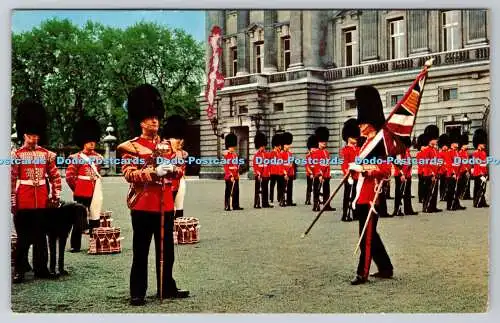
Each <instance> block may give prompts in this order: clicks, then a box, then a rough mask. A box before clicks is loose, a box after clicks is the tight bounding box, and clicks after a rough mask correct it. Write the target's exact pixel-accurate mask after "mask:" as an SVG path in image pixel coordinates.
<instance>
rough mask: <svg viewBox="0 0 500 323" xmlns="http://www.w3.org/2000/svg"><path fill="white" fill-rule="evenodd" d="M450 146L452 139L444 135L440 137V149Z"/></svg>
mask: <svg viewBox="0 0 500 323" xmlns="http://www.w3.org/2000/svg"><path fill="white" fill-rule="evenodd" d="M449 145H450V138H449V137H448V135H447V134H445V133H443V134H442V135H441V136H439V139H438V147H439V148H443V147H444V146H449Z"/></svg>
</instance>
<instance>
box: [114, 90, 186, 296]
mask: <svg viewBox="0 0 500 323" xmlns="http://www.w3.org/2000/svg"><path fill="white" fill-rule="evenodd" d="M127 110H128V119H129V124H130V126H131V133H132V134H134V135H138V137H135V138H133V139H131V140H128V141H126V142H123V143H121V144H120V145H119V146H118V148H117V149H118V151H119V152H120V154H121V157H122V163H123V165H122V172H123V175H124V177H125V180H126V181H127V182H129V183H130V188H129V193H128V195H127V205H128V207H129V208H130V214H131V219H132V230H133V239H132V250H133V260H132V270H131V272H130V297H131V298H130V304H131V305H134V306H141V305H144V304H145V297H146V290H147V286H148V254H149V246H150V244H151V238H152V237H153V236H154V240H155V251H156V282H157V284H156V286H157V296H159V295H160V266H161V264H160V250H161V245H160V244H161V243H163V259H164V270H163V283H162V284H161V286H162V288H163V291H162V295H163V296H164V297H167V298H185V297H188V296H189V292H188V291H184V290H180V289H178V288H177V285H176V283H175V280H174V278H173V276H172V268H173V265H174V238H173V229H174V198H173V194H172V187H171V183H170V182H168V181H165V180H164V179H165V178H167V179H168V178H175V177H176V176H177V172H176V171H175V166H173V165H172V164H167V163H157V160H158V159H159V157H162V158H163V157H166V158H168V156H170V155H171V154H172V149H171V147H170V145H169V144H168V142H166V143H162V142H161V139H160V136H159V135H158V129H159V127H160V121H159V120H161V118H162V117H163V114H164V111H165V110H164V107H163V101H162V99H161V95H160V93H159V91H158V90H157V89H156V88H155V87H153V86H151V85H149V84H143V85H140V86H138V87H136V88H135V89H133V90H132V91H131V92H130V93H129V96H128V101H127ZM162 211H163V212H164V228H163V230H164V235H163V241H162V240H161V231H162V230H161V212H162Z"/></svg>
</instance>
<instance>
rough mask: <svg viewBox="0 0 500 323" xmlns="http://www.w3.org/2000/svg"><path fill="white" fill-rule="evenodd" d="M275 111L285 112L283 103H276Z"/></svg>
mask: <svg viewBox="0 0 500 323" xmlns="http://www.w3.org/2000/svg"><path fill="white" fill-rule="evenodd" d="M274 112H283V103H275V104H274Z"/></svg>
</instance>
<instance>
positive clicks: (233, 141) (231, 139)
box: [224, 133, 238, 149]
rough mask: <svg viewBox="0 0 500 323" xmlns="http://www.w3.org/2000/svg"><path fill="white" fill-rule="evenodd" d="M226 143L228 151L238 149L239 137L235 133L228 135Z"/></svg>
mask: <svg viewBox="0 0 500 323" xmlns="http://www.w3.org/2000/svg"><path fill="white" fill-rule="evenodd" d="M224 141H225V143H226V149H228V148H229V147H236V146H238V137H236V135H235V134H234V133H230V134H228V135H227V136H226V137H225V138H224Z"/></svg>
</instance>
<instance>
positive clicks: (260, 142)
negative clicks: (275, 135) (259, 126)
mask: <svg viewBox="0 0 500 323" xmlns="http://www.w3.org/2000/svg"><path fill="white" fill-rule="evenodd" d="M253 143H254V145H255V149H259V148H260V147H262V146H264V147H265V146H267V138H266V135H265V134H263V133H262V132H257V133H256V134H255V137H254V138H253Z"/></svg>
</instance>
